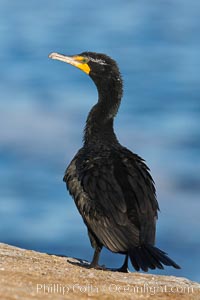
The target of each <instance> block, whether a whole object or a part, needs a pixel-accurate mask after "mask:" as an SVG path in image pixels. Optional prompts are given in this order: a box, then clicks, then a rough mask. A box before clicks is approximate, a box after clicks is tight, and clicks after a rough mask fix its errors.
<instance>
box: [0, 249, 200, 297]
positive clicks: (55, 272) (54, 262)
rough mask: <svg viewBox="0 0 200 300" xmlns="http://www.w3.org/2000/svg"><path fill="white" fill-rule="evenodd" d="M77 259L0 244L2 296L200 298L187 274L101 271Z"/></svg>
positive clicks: (198, 288)
mask: <svg viewBox="0 0 200 300" xmlns="http://www.w3.org/2000/svg"><path fill="white" fill-rule="evenodd" d="M68 261H70V262H72V263H70V262H68ZM73 262H74V263H76V262H78V261H77V260H76V259H73V258H67V257H60V256H55V255H48V254H44V253H39V252H35V251H30V250H24V249H20V248H16V247H13V246H9V245H6V244H0V299H4V300H12V299H20V300H21V299H22V300H23V299H24V300H25V299H26V300H28V299H54V300H57V299H59V300H62V299H70V300H72V299H79V300H81V299H88V298H92V299H134V300H137V299H152V298H153V299H163V300H165V299H181V300H186V299H187V300H190V299H191V300H199V299H200V284H198V283H195V282H192V281H190V280H187V279H185V278H179V277H173V276H156V275H151V274H140V273H130V274H123V273H118V272H110V271H99V270H94V269H87V268H83V267H80V266H77V265H76V264H73Z"/></svg>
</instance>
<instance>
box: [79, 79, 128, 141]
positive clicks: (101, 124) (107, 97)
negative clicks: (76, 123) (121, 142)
mask: <svg viewBox="0 0 200 300" xmlns="http://www.w3.org/2000/svg"><path fill="white" fill-rule="evenodd" d="M97 90H98V96H99V99H98V102H97V104H96V105H95V106H93V108H92V109H91V111H90V113H89V115H88V118H87V121H86V126H85V133H84V144H85V145H89V144H92V145H93V146H94V144H104V145H106V144H108V145H112V144H116V143H118V141H117V138H116V135H115V133H114V128H113V123H114V117H115V116H116V114H117V111H118V108H119V106H120V102H121V97H122V82H121V80H119V79H116V80H112V82H109V81H106V82H104V83H102V84H101V85H97Z"/></svg>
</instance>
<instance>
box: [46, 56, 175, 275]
mask: <svg viewBox="0 0 200 300" xmlns="http://www.w3.org/2000/svg"><path fill="white" fill-rule="evenodd" d="M50 57H51V58H53V59H58V60H61V61H64V62H67V63H70V64H72V65H74V66H76V67H78V68H80V69H81V70H83V71H84V72H85V73H87V74H88V75H89V76H90V77H91V78H92V80H93V81H94V83H95V85H96V87H97V90H98V102H97V104H96V105H94V107H93V108H92V109H91V111H90V113H89V115H88V118H87V122H86V126H85V131H84V144H83V147H82V148H81V149H80V150H79V151H78V153H77V154H76V155H75V157H74V158H73V160H72V162H71V163H70V165H69V166H68V168H67V169H66V172H65V176H64V181H65V182H66V184H67V188H68V190H69V192H70V194H71V195H72V196H73V198H74V201H75V203H76V206H77V208H78V210H79V212H80V214H81V216H82V218H83V220H84V222H85V224H86V226H87V228H88V234H89V238H90V241H91V244H92V247H94V249H95V252H94V257H93V260H92V262H91V265H90V266H91V267H94V268H98V259H99V254H100V251H101V249H102V247H103V246H104V247H106V248H108V249H109V250H110V251H112V252H116V253H121V254H124V255H125V261H124V264H123V266H122V267H121V268H120V269H118V270H120V271H127V268H128V257H130V260H131V263H132V265H133V267H134V268H135V269H136V270H137V271H139V270H140V269H142V270H144V271H148V269H155V268H159V269H163V264H164V265H168V266H173V267H174V268H180V267H179V266H178V265H177V264H176V263H175V262H174V261H172V260H171V259H170V258H169V257H168V256H167V255H166V253H164V252H163V251H161V250H159V249H158V248H156V247H155V246H154V244H155V229H156V219H157V211H158V210H159V206H158V202H157V200H156V192H155V187H154V182H153V179H152V177H151V175H150V173H149V169H148V167H147V166H146V164H145V162H144V160H143V159H142V158H141V157H139V156H138V155H136V154H134V153H132V152H131V151H130V150H128V149H127V148H125V147H123V146H122V145H121V144H120V143H119V142H118V140H117V138H116V135H115V133H114V129H113V120H114V117H115V116H116V114H117V111H118V108H119V105H120V102H121V98H122V93H123V84H122V79H121V75H120V72H119V69H118V66H117V64H116V62H115V61H114V60H113V59H111V58H110V57H108V56H107V55H105V54H98V53H93V52H84V53H81V54H79V55H75V56H72V57H68V56H65V55H61V54H58V53H52V54H50Z"/></svg>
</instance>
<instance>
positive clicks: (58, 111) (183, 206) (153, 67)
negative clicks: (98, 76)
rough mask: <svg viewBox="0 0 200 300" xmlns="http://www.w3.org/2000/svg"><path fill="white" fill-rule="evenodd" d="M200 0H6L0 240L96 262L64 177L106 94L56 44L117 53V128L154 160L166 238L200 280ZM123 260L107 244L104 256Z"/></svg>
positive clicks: (161, 241)
mask: <svg viewBox="0 0 200 300" xmlns="http://www.w3.org/2000/svg"><path fill="white" fill-rule="evenodd" d="M199 11H200V2H198V1H196V0H190V1H187V0H176V1H174V0H168V1H163V0H160V1H159V0H153V1H148V0H136V1H129V0H124V1H119V0H111V1H104V0H101V1H100V2H97V1H88V0H85V1H80V0H73V1H71V0H69V1H63V0H61V1H52V0H48V1H46V0H44V1H38V0H34V1H33V0H29V1H26V0H18V1H7V0H1V2H0V45H1V49H0V66H1V70H0V94H1V97H0V220H1V221H0V222H1V223H0V240H1V241H2V242H5V243H9V244H12V245H16V246H20V247H24V248H28V249H35V250H39V251H46V252H48V253H57V254H65V255H69V256H74V257H80V258H84V259H87V260H90V259H91V257H92V253H93V250H92V248H91V247H90V243H89V240H88V237H87V231H86V228H85V227H84V225H83V222H82V219H81V217H80V215H79V214H78V212H77V210H76V208H75V205H74V203H73V200H72V199H71V198H70V196H69V195H68V193H67V191H66V188H65V184H64V183H63V182H62V177H63V174H64V171H65V167H66V166H67V165H68V163H69V162H70V160H71V158H72V157H73V155H74V154H75V153H76V151H77V149H79V148H80V147H81V140H82V130H83V127H84V122H85V119H86V116H87V113H88V111H89V109H90V108H91V106H92V105H93V104H94V103H95V102H96V99H97V92H96V89H95V86H94V84H93V83H92V81H91V80H90V78H89V77H88V76H86V75H85V74H84V73H82V72H81V71H79V70H77V69H75V68H73V67H71V66H69V65H66V64H64V63H60V62H58V61H52V60H50V59H48V57H47V56H48V54H49V53H50V52H52V51H57V52H61V53H66V54H77V53H80V52H82V51H86V50H89V51H96V52H103V53H107V54H109V55H110V56H112V57H113V58H115V59H116V60H117V61H118V63H119V66H120V69H121V72H122V74H123V79H124V97H123V101H122V105H121V107H120V111H119V114H118V117H117V119H116V122H115V130H116V133H117V135H118V138H119V140H120V142H121V143H122V144H123V145H126V146H127V147H128V148H130V149H131V150H132V151H134V152H136V153H138V154H139V155H141V156H142V157H144V158H145V160H146V161H147V164H148V165H149V167H150V168H151V172H152V175H153V177H154V179H155V182H156V187H157V194H158V200H159V204H160V208H161V213H160V214H159V220H158V224H157V246H158V247H160V248H161V249H164V250H165V251H167V252H168V253H169V254H170V256H171V257H172V258H173V259H174V260H176V261H177V262H178V263H179V264H180V265H181V266H182V269H181V270H175V269H172V268H166V270H165V271H155V272H153V273H159V274H161V273H162V274H171V275H177V276H185V277H188V278H191V279H193V280H200V271H199V270H200V256H199V253H200V234H199V232H200V201H199V200H200V197H199V196H200V76H199V74H200V37H199V32H200V18H199ZM122 260H123V257H122V256H120V255H116V254H112V253H110V252H109V251H107V250H104V251H103V253H102V256H101V263H102V264H106V265H107V266H110V267H115V266H120V265H121V263H122Z"/></svg>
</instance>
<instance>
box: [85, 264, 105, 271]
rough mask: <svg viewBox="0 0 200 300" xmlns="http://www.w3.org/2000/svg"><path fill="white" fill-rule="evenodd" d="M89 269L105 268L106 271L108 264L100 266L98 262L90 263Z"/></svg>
mask: <svg viewBox="0 0 200 300" xmlns="http://www.w3.org/2000/svg"><path fill="white" fill-rule="evenodd" d="M88 269H95V270H103V271H106V270H107V268H106V266H104V265H103V266H99V265H98V264H92V263H91V264H90V265H88Z"/></svg>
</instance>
